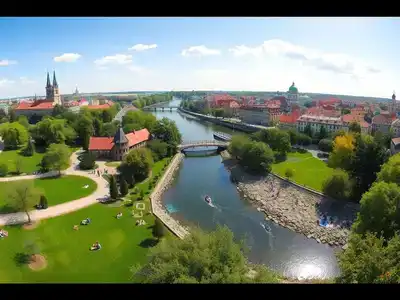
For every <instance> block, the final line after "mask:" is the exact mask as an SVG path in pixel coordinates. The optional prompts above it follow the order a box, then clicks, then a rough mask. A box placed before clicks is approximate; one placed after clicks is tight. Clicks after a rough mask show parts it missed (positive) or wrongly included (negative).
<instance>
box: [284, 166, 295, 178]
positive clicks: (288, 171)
mask: <svg viewBox="0 0 400 300" xmlns="http://www.w3.org/2000/svg"><path fill="white" fill-rule="evenodd" d="M293 175H294V170H293V169H292V168H287V169H286V171H285V176H286V178H287V179H290V178H292V177H293Z"/></svg>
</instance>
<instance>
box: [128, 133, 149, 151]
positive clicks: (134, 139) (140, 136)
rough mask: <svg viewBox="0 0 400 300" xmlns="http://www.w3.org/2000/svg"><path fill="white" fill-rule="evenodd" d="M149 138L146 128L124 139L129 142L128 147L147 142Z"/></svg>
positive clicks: (129, 134)
mask: <svg viewBox="0 0 400 300" xmlns="http://www.w3.org/2000/svg"><path fill="white" fill-rule="evenodd" d="M149 137H150V132H149V131H148V130H147V129H146V128H144V129H140V130H138V131H133V132H130V133H128V134H126V138H127V139H128V141H129V147H132V146H135V145H137V144H139V143H142V142H144V141H147V140H148V139H149Z"/></svg>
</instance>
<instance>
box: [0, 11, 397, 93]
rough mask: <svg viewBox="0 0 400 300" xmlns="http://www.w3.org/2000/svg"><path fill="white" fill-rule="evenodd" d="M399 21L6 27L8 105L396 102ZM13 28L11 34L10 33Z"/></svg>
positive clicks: (20, 22)
mask: <svg viewBox="0 0 400 300" xmlns="http://www.w3.org/2000/svg"><path fill="white" fill-rule="evenodd" d="M398 28H399V23H398V20H397V19H394V18H1V19H0V30H1V29H3V30H1V31H0V32H1V35H0V37H2V40H3V46H2V49H0V98H6V97H22V96H27V95H33V94H35V93H36V94H38V95H41V94H43V91H44V82H45V76H46V72H47V71H49V72H52V71H53V70H56V72H57V79H58V82H59V85H60V92H61V93H62V94H70V93H73V91H74V90H75V87H76V85H78V87H79V90H80V91H81V92H84V93H90V92H123V91H135V90H138V91H139V90H140V91H162V90H247V91H251V90H252V91H275V90H279V91H285V90H287V88H288V87H289V85H290V84H291V82H292V81H294V82H295V83H296V86H297V87H298V88H299V91H300V93H304V92H305V93H307V92H308V93H327V94H343V95H357V96H368V97H383V98H389V97H390V95H391V93H392V92H393V90H396V84H397V83H396V80H395V78H396V73H395V70H396V69H398V64H399V63H398V62H397V61H396V53H395V51H396V50H395V49H397V44H398V41H397V40H396V31H397V29H398ZM6 29H7V30H6Z"/></svg>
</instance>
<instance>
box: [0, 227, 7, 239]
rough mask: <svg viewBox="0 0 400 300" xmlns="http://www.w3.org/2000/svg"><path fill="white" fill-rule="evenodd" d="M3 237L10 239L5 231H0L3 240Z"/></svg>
mask: <svg viewBox="0 0 400 300" xmlns="http://www.w3.org/2000/svg"><path fill="white" fill-rule="evenodd" d="M3 237H8V232H7V231H5V230H3V229H0V238H3Z"/></svg>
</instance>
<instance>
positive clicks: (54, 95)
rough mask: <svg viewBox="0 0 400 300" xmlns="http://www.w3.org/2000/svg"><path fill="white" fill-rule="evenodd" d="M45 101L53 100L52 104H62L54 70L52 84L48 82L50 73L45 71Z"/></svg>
mask: <svg viewBox="0 0 400 300" xmlns="http://www.w3.org/2000/svg"><path fill="white" fill-rule="evenodd" d="M46 101H48V102H53V103H54V105H56V104H58V105H62V101H61V94H60V89H59V88H58V83H57V79H56V72H55V71H54V72H53V84H51V82H50V75H49V72H47V84H46Z"/></svg>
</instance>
